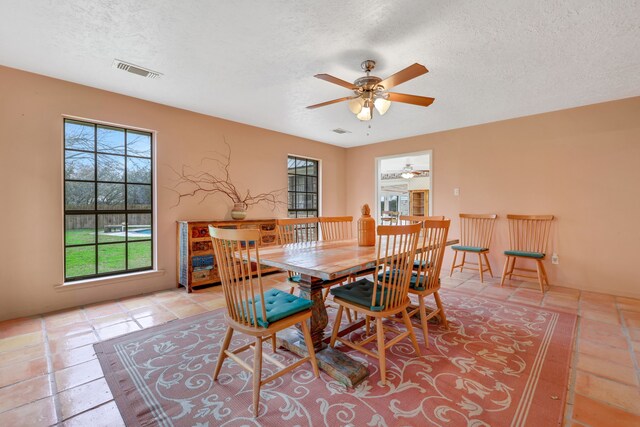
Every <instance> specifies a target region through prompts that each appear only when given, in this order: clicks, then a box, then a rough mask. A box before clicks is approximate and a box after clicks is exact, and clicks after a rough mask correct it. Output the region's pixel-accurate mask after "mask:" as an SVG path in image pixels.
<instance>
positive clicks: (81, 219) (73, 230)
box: [64, 215, 96, 245]
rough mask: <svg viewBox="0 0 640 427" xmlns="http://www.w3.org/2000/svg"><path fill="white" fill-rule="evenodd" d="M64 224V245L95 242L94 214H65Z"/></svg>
mask: <svg viewBox="0 0 640 427" xmlns="http://www.w3.org/2000/svg"><path fill="white" fill-rule="evenodd" d="M64 226H65V230H64V244H65V245H83V244H86V243H95V242H96V217H95V216H94V215H66V216H65V218H64Z"/></svg>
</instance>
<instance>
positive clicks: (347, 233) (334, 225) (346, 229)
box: [318, 216, 353, 240]
mask: <svg viewBox="0 0 640 427" xmlns="http://www.w3.org/2000/svg"><path fill="white" fill-rule="evenodd" d="M318 220H319V221H320V228H321V229H322V240H349V239H352V238H353V217H352V216H325V217H322V216H321V217H320V218H318Z"/></svg>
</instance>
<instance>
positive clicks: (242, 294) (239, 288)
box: [209, 225, 267, 328]
mask: <svg viewBox="0 0 640 427" xmlns="http://www.w3.org/2000/svg"><path fill="white" fill-rule="evenodd" d="M209 234H210V235H211V241H212V243H213V252H214V254H215V256H216V263H217V265H218V271H219V274H220V278H221V279H222V291H223V293H224V298H225V301H226V303H227V314H228V315H229V317H230V318H231V319H233V320H234V321H236V322H238V323H240V324H242V325H245V326H250V327H254V328H260V325H259V324H258V313H257V312H256V305H257V304H254V301H256V297H257V296H259V297H260V302H261V303H260V308H261V311H262V313H261V318H262V319H266V318H267V313H266V308H265V303H264V290H263V288H262V277H261V276H260V269H259V268H257V267H254V266H257V265H260V256H259V253H258V244H257V242H259V241H260V230H232V229H222V228H215V227H213V226H211V225H210V226H209ZM251 256H254V257H255V259H256V262H255V263H252V262H251V261H250V257H251ZM253 273H257V274H255V275H254V274H253Z"/></svg>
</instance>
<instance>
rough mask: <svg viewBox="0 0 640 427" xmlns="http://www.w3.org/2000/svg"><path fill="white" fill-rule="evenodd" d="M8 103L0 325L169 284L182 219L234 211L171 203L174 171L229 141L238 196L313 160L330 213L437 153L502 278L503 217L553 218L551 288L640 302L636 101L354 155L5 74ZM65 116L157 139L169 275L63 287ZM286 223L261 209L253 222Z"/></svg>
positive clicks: (2, 127) (162, 250) (444, 190)
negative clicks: (412, 161)
mask: <svg viewBox="0 0 640 427" xmlns="http://www.w3.org/2000/svg"><path fill="white" fill-rule="evenodd" d="M0 94H1V97H0V131H1V135H2V139H1V140H0V147H1V151H0V180H1V182H3V186H2V190H0V191H1V192H0V195H1V197H0V203H2V209H0V289H1V290H2V294H1V295H2V297H1V298H0V320H1V319H7V318H13V317H18V316H22V315H29V314H35V313H42V312H46V311H51V310H56V309H60V308H64V307H69V306H74V305H79V304H88V303H93V302H98V301H102V300H108V299H114V298H119V297H123V296H127V295H134V294H140V293H143V292H150V291H154V290H159V289H165V288H171V287H173V286H174V285H175V221H176V220H178V219H210V218H211V219H213V218H225V217H228V212H229V209H230V204H229V202H228V201H226V200H225V199H223V198H218V197H215V198H211V199H210V200H209V201H207V202H204V203H202V204H198V203H197V201H195V200H189V201H184V202H183V203H181V204H180V205H179V206H178V207H173V205H174V204H175V202H176V200H175V195H174V194H173V193H172V192H171V191H169V190H168V187H170V186H171V184H172V177H171V174H170V171H169V166H174V167H178V166H180V165H182V164H196V163H197V162H198V161H199V159H200V158H201V157H202V156H203V154H204V153H205V152H206V151H207V150H220V149H223V147H224V146H223V137H226V138H227V140H228V141H229V142H230V143H231V145H232V149H233V156H234V161H233V163H232V169H231V173H232V176H233V177H234V181H235V183H236V184H237V185H238V186H239V187H242V188H246V187H247V186H248V187H250V188H251V189H252V191H256V192H261V191H269V190H272V189H277V188H284V187H286V185H287V181H286V173H285V164H286V163H285V161H286V156H287V154H289V153H293V154H298V155H306V156H310V157H314V158H318V159H321V160H322V162H323V180H322V185H323V190H324V191H323V200H322V203H323V213H324V214H326V215H343V214H349V215H353V216H354V217H356V218H357V217H359V216H360V212H359V207H360V206H361V205H362V204H364V203H369V204H371V205H372V206H375V203H374V198H375V196H374V195H375V158H376V157H379V156H388V155H393V154H403V153H410V152H416V151H423V150H433V151H432V152H433V196H434V197H433V213H434V214H435V215H447V216H448V217H451V218H454V224H453V226H452V235H457V234H458V229H457V226H458V223H457V214H458V213H459V212H495V213H497V214H498V215H500V217H501V219H500V220H499V222H498V224H497V227H496V233H495V236H494V242H493V245H492V255H491V262H492V265H493V268H494V271H495V272H496V273H497V274H498V275H499V274H500V272H501V270H502V263H503V257H502V255H501V253H502V252H501V251H502V250H503V249H504V247H505V245H506V241H507V233H506V220H505V216H506V214H507V213H541V214H545V213H552V214H554V215H556V216H557V217H558V221H557V223H556V225H557V227H556V229H555V231H554V236H553V238H552V246H551V247H550V251H553V250H556V251H557V252H558V254H559V255H560V265H558V266H554V265H551V264H550V263H549V264H548V271H549V275H550V280H551V282H552V283H554V284H562V285H567V286H572V287H576V288H580V289H586V290H592V291H596V292H598V291H599V292H608V293H613V294H618V295H628V296H635V297H640V269H638V268H636V265H635V264H636V263H637V258H638V254H640V250H638V248H640V231H639V230H640V228H639V227H638V225H637V220H638V218H640V186H639V184H638V183H640V167H638V165H639V164H640V121H639V120H638V118H639V117H640V97H638V98H630V99H626V100H621V101H615V102H608V103H603V104H597V105H591V106H587V107H582V108H575V109H571V110H564V111H558V112H552V113H547V114H541V115H537V116H531V117H525V118H520V119H514V120H508V121H503V122H497V123H491V124H486V125H481V126H474V127H469V128H464V129H457V130H452V131H447V132H440V133H436V134H429V135H422V136H417V137H413V138H407V139H402V140H397V141H389V142H385V143H380V144H375V145H369V146H364V147H358V148H352V149H348V150H347V149H342V148H338V147H335V146H331V145H327V144H321V143H318V142H315V141H310V140H305V139H302V138H297V137H294V136H290V135H285V134H281V133H277V132H272V131H267V130H264V129H259V128H255V127H251V126H246V125H242V124H238V123H234V122H229V121H225V120H221V119H217V118H213V117H209V116H204V115H200V114H196V113H193V112H189V111H185V110H180V109H176V108H171V107H167V106H163V105H159V104H154V103H151V102H146V101H142V100H139V99H135V98H130V97H126V96H122V95H118V94H114V93H110V92H105V91H101V90H97V89H93V88H89V87H85V86H81V85H77V84H73V83H68V82H64V81H60V80H55V79H51V78H47V77H43V76H38V75H34V74H30V73H25V72H22V71H18V70H14V69H10V68H5V67H0ZM425 114H428V112H426V113H425ZM63 115H71V116H78V117H84V118H87V119H94V120H99V121H106V122H112V123H116V124H121V125H123V126H133V127H141V128H146V129H152V130H154V131H156V132H157V144H158V145H157V154H158V158H157V167H156V171H157V176H158V186H157V188H158V196H157V200H158V229H157V236H158V268H159V269H160V270H161V271H162V272H163V274H159V275H157V276H155V277H152V278H146V279H134V280H128V281H116V282H114V283H109V284H105V285H102V286H97V287H95V286H94V287H87V288H82V289H77V288H74V289H72V290H60V289H59V288H56V286H57V285H59V284H61V283H62V276H63V265H62V259H63V251H62V247H63V233H62V218H63V215H62V209H63V206H62V141H61V139H62V138H61V136H62V117H63ZM240 159H242V162H240ZM254 176H259V179H256V178H255V177H254ZM455 187H459V188H460V189H461V193H460V196H458V197H455V196H453V188H455ZM283 214H284V212H283V211H281V212H276V213H274V212H271V211H269V210H268V209H265V208H257V209H253V210H251V211H250V212H249V217H250V218H261V217H271V216H279V215H283ZM445 263H446V264H445V266H448V265H450V264H449V263H450V259H448V260H446V261H445Z"/></svg>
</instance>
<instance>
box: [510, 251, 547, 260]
mask: <svg viewBox="0 0 640 427" xmlns="http://www.w3.org/2000/svg"><path fill="white" fill-rule="evenodd" d="M504 254H505V255H509V256H522V257H526V258H535V259H542V258H544V255H545V254H543V253H542V252H526V251H504Z"/></svg>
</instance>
